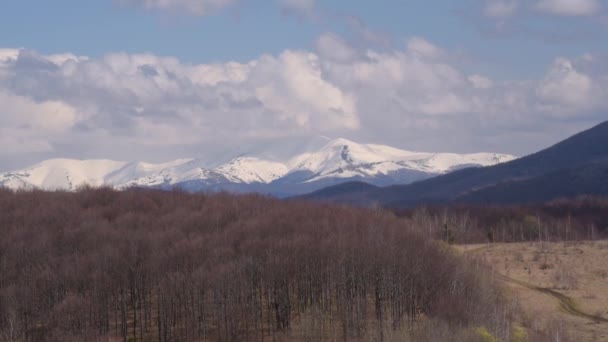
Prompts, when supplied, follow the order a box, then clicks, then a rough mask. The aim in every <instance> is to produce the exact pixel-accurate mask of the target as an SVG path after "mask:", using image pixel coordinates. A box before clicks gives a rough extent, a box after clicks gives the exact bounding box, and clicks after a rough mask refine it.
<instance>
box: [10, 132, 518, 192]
mask: <svg viewBox="0 0 608 342" xmlns="http://www.w3.org/2000/svg"><path fill="white" fill-rule="evenodd" d="M260 155H263V154H260ZM512 159H514V157H513V156H510V155H504V154H496V153H476V154H454V153H424V152H412V151H406V150H400V149H397V148H394V147H390V146H385V145H376V144H359V143H356V142H353V141H350V140H347V139H335V140H329V141H327V142H326V143H325V145H323V146H322V147H321V148H319V149H318V150H316V151H308V152H305V153H300V154H297V155H294V156H290V157H288V158H287V159H285V160H270V159H268V158H263V157H259V156H254V155H247V156H236V157H234V158H232V159H230V160H229V161H228V162H226V163H215V164H213V163H211V164H209V163H204V162H203V161H202V160H200V159H179V160H174V161H170V162H167V163H158V164H155V163H145V162H122V161H113V160H72V159H52V160H47V161H44V162H41V163H39V164H36V165H34V166H32V167H29V168H25V169H23V170H18V171H13V172H7V173H4V174H0V186H4V187H8V188H12V189H20V188H42V189H48V190H56V189H67V190H74V189H76V188H77V187H79V186H82V185H85V184H87V185H91V186H100V185H108V186H112V187H115V188H117V189H124V188H127V187H133V186H135V187H155V188H169V187H174V186H178V187H184V188H186V189H187V190H204V189H214V190H215V189H222V188H227V189H234V188H235V186H236V187H238V186H242V187H247V186H253V185H255V186H257V187H256V188H255V189H256V190H260V189H262V190H263V189H265V188H264V187H263V186H268V187H267V188H268V189H269V190H268V192H275V191H280V192H285V191H287V192H288V190H285V189H283V188H281V189H277V186H275V184H280V185H281V187H286V188H290V187H293V188H297V189H302V190H301V191H309V190H310V189H309V187H310V186H312V184H316V183H319V184H320V183H323V184H327V183H328V182H329V183H332V182H333V183H337V182H342V181H347V180H349V179H358V180H363V181H368V182H370V183H374V184H381V185H386V184H403V183H409V182H412V181H415V180H421V179H425V178H429V177H432V176H435V175H440V174H444V173H447V172H450V171H453V170H456V169H460V168H464V167H470V166H490V165H495V164H498V163H502V162H506V161H510V160H512ZM225 160H226V159H225ZM218 164H219V166H216V167H210V166H209V165H218ZM296 174H297V175H298V176H295V177H294V176H292V175H296ZM302 175H304V176H302ZM247 189H249V188H247ZM297 191H300V190H297Z"/></svg>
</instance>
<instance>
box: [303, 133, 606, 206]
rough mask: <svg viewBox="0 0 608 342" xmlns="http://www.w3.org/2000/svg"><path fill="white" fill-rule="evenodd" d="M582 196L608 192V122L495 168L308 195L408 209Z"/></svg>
mask: <svg viewBox="0 0 608 342" xmlns="http://www.w3.org/2000/svg"><path fill="white" fill-rule="evenodd" d="M578 195H601V196H606V195H608V122H604V123H602V124H599V125H597V126H595V127H593V128H591V129H589V130H587V131H584V132H581V133H579V134H576V135H574V136H572V137H570V138H568V139H566V140H564V141H562V142H560V143H558V144H556V145H554V146H552V147H550V148H547V149H545V150H542V151H540V152H537V153H534V154H532V155H529V156H526V157H523V158H520V159H516V160H512V161H510V162H506V163H502V164H498V165H494V166H490V167H484V168H469V169H465V170H459V171H456V172H452V173H449V174H446V175H441V176H438V177H435V178H431V179H427V180H424V181H420V182H415V183H413V184H409V185H394V186H389V187H384V188H380V187H375V186H372V185H369V184H362V183H348V184H341V185H339V186H335V187H330V188H326V189H322V190H320V191H317V192H315V193H312V194H309V195H307V196H303V197H304V198H307V199H314V200H322V201H331V202H340V203H349V204H356V205H372V204H379V205H382V206H388V207H407V206H414V205H419V204H425V203H446V202H467V203H478V204H479V203H481V204H522V203H532V202H543V201H548V200H551V199H555V198H559V197H573V196H578Z"/></svg>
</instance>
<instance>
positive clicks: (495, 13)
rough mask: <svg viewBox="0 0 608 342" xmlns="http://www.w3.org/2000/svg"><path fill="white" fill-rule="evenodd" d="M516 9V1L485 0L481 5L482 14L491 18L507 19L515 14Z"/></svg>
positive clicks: (517, 5) (517, 4)
mask: <svg viewBox="0 0 608 342" xmlns="http://www.w3.org/2000/svg"><path fill="white" fill-rule="evenodd" d="M518 7H519V3H518V2H517V1H516V0H486V1H485V2H484V3H483V14H484V15H485V16H487V17H491V18H508V17H511V16H513V15H514V14H515V12H516V11H517V9H518Z"/></svg>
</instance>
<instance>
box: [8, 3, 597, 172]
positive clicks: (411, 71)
mask: <svg viewBox="0 0 608 342" xmlns="http://www.w3.org/2000/svg"><path fill="white" fill-rule="evenodd" d="M607 119H608V0H435V1H433V2H432V5H431V4H430V2H429V1H422V0H408V1H404V0H375V1H367V0H366V1H363V0H326V1H321V0H90V1H81V0H80V1H76V0H55V1H39V0H35V1H34V0H18V1H17V0H5V1H2V3H1V4H0V171H8V170H12V169H18V168H22V167H26V166H29V165H31V164H34V163H36V162H39V161H42V160H44V159H49V158H78V159H114V160H127V161H134V160H138V161H150V162H161V161H167V160H173V159H178V158H188V157H196V158H202V159H207V160H209V161H210V162H211V161H213V160H217V159H218V158H222V157H225V156H231V155H233V154H235V153H238V154H243V153H256V152H257V151H260V150H273V151H275V152H274V153H275V155H276V156H277V158H279V157H280V155H281V154H282V153H283V154H285V153H289V151H284V149H286V147H285V146H290V148H292V146H294V142H295V144H296V145H297V144H299V143H300V142H302V144H304V143H305V142H306V141H309V140H312V139H318V137H321V136H322V137H330V138H338V137H342V138H347V139H351V140H354V141H357V142H360V143H377V144H386V145H390V146H394V147H398V148H402V149H407V150H414V151H425V152H456V153H465V152H500V153H510V154H515V155H519V156H522V155H526V154H529V153H532V152H535V151H537V150H540V149H542V148H544V147H547V146H549V145H551V144H553V143H555V142H558V141H560V140H563V139H564V138H566V137H568V136H569V135H571V134H573V133H576V132H578V131H581V130H583V129H586V128H590V127H592V126H593V125H595V124H598V123H600V122H602V121H605V120H607Z"/></svg>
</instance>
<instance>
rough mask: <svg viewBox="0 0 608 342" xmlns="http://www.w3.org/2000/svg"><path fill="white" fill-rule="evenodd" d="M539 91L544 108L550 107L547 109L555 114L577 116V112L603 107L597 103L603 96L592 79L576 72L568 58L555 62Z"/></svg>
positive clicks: (558, 59)
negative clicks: (563, 113)
mask: <svg viewBox="0 0 608 342" xmlns="http://www.w3.org/2000/svg"><path fill="white" fill-rule="evenodd" d="M537 91H538V93H539V95H540V97H541V99H543V100H544V101H545V104H544V106H546V107H548V108H545V109H548V110H551V111H553V112H558V113H559V112H564V111H566V112H569V113H570V114H575V112H574V111H575V110H584V109H588V108H592V107H595V106H598V105H599V106H601V105H602V103H601V102H600V103H598V102H597V100H598V96H600V95H601V94H600V93H599V92H598V90H597V89H596V87H595V85H594V81H593V79H592V77H591V76H590V75H586V74H585V73H583V72H581V71H578V70H576V68H575V66H574V64H573V62H572V61H570V60H569V59H566V58H557V59H556V60H555V62H554V64H553V65H552V66H551V68H550V69H549V71H548V73H547V75H546V76H545V79H544V80H543V81H542V82H541V83H540V85H539V87H538V89H537ZM572 109H574V111H573V110H572Z"/></svg>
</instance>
